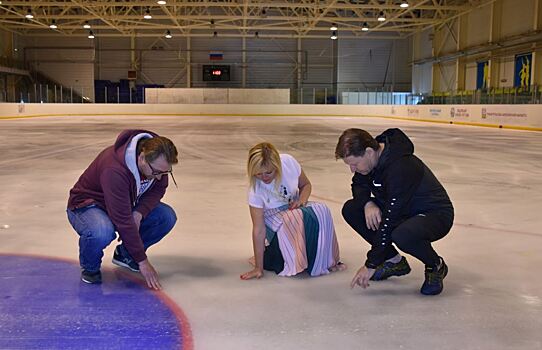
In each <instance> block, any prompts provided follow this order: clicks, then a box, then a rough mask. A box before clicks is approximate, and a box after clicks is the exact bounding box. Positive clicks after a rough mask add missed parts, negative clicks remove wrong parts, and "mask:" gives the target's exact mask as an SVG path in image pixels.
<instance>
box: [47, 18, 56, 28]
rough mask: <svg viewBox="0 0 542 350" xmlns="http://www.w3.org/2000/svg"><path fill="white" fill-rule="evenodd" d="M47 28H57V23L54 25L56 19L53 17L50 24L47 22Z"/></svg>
mask: <svg viewBox="0 0 542 350" xmlns="http://www.w3.org/2000/svg"><path fill="white" fill-rule="evenodd" d="M49 28H51V29H57V28H58V27H57V25H56V21H55V20H54V19H53V20H52V21H51V24H49Z"/></svg>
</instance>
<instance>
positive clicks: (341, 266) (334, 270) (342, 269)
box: [328, 261, 347, 272]
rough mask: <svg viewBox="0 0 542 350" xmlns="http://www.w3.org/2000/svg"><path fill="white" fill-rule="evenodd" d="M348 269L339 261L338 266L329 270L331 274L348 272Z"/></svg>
mask: <svg viewBox="0 0 542 350" xmlns="http://www.w3.org/2000/svg"><path fill="white" fill-rule="evenodd" d="M346 268H347V266H346V264H344V263H342V262H340V261H339V262H338V263H337V265H334V266H331V267H330V268H329V269H328V270H329V272H337V271H344V270H346Z"/></svg>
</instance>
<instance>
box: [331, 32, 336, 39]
mask: <svg viewBox="0 0 542 350" xmlns="http://www.w3.org/2000/svg"><path fill="white" fill-rule="evenodd" d="M331 40H337V32H336V31H333V32H332V33H331Z"/></svg>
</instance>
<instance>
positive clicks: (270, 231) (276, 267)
mask: <svg viewBox="0 0 542 350" xmlns="http://www.w3.org/2000/svg"><path fill="white" fill-rule="evenodd" d="M264 220H265V226H266V240H267V242H268V245H267V246H266V248H265V253H264V269H266V270H271V271H275V272H276V273H278V274H279V275H280V276H293V275H296V274H298V273H300V272H303V271H305V270H307V272H309V273H310V275H311V276H320V275H325V274H328V273H329V268H331V267H334V266H336V265H337V264H338V263H339V245H338V243H337V236H336V235H335V227H334V225H333V218H332V216H331V211H330V210H329V208H328V207H327V206H326V205H325V204H323V203H318V202H309V203H308V204H307V205H306V206H304V207H301V208H299V209H294V210H289V209H288V207H287V206H283V207H280V208H275V209H268V210H265V211H264Z"/></svg>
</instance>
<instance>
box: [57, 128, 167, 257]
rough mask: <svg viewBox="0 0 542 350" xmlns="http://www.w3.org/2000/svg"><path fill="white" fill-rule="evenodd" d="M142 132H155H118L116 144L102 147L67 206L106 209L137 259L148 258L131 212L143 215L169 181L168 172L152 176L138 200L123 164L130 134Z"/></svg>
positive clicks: (148, 210)
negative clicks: (160, 177)
mask: <svg viewBox="0 0 542 350" xmlns="http://www.w3.org/2000/svg"><path fill="white" fill-rule="evenodd" d="M142 133H148V134H151V135H152V136H158V135H156V134H155V133H153V132H151V131H147V130H124V131H123V132H121V133H120V135H119V136H118V138H117V141H116V142H115V144H114V145H113V146H109V147H107V148H106V149H104V150H103V151H102V152H101V153H100V154H99V155H98V156H97V157H96V159H94V161H93V162H92V163H90V165H89V166H88V168H87V169H86V170H85V171H84V172H83V174H82V175H81V176H80V177H79V180H77V182H76V183H75V185H74V186H73V188H72V189H71V190H70V198H69V199H68V209H70V210H74V209H77V208H83V207H86V206H89V205H92V204H94V205H96V206H98V207H99V208H102V209H103V210H105V211H106V212H107V214H108V216H109V218H110V219H111V221H112V222H113V225H114V226H115V229H116V230H117V232H118V233H119V235H120V238H121V239H122V241H123V244H124V246H125V247H126V249H127V250H128V252H129V253H130V255H131V256H132V257H133V258H134V260H135V261H136V262H138V263H139V262H141V261H143V260H145V259H147V255H146V254H145V249H144V247H143V241H142V240H141V237H140V236H139V232H138V229H137V226H136V224H135V222H134V219H133V216H132V212H133V211H138V212H139V213H141V215H143V218H145V217H146V216H147V215H148V214H149V212H150V211H151V210H152V209H154V208H155V207H156V206H157V205H158V203H159V202H160V199H161V198H162V197H163V196H164V194H165V192H166V187H167V185H168V177H167V176H162V179H161V180H157V179H154V182H153V184H152V185H151V188H149V189H148V190H147V191H145V192H144V193H143V194H142V195H141V196H140V198H139V200H137V187H136V179H135V178H134V175H133V174H132V172H131V171H130V169H129V168H128V166H127V165H126V161H125V153H126V148H127V147H128V145H129V144H130V141H131V140H132V138H133V137H134V136H136V135H138V134H142ZM136 157H137V155H136ZM138 180H139V179H138Z"/></svg>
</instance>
